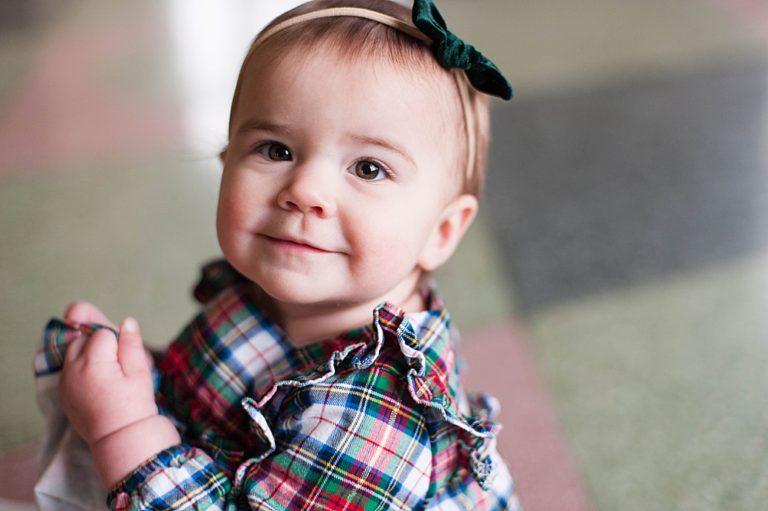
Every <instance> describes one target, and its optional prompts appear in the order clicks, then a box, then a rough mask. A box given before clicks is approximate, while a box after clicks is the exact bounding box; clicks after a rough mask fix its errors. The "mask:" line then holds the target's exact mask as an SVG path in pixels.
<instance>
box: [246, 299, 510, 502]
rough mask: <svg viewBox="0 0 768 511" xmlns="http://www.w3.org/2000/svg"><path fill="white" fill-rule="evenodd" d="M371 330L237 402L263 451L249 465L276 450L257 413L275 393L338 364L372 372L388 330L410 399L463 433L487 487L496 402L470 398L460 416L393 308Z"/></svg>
mask: <svg viewBox="0 0 768 511" xmlns="http://www.w3.org/2000/svg"><path fill="white" fill-rule="evenodd" d="M372 327H373V332H374V341H373V342H371V343H365V342H360V343H354V344H350V345H348V346H346V347H345V348H344V349H343V350H338V351H335V352H333V353H332V354H331V356H330V357H329V359H328V361H327V362H326V363H325V364H323V365H320V366H318V367H316V368H315V369H313V370H310V371H307V372H306V373H304V374H301V375H298V376H296V377H293V378H290V379H284V380H279V381H277V382H276V383H274V384H273V385H272V387H271V388H270V389H269V390H268V391H267V392H266V393H264V395H262V396H261V397H260V398H258V399H254V398H252V397H245V398H243V399H242V400H241V406H242V407H243V409H244V410H245V411H246V413H248V415H249V417H250V418H251V432H252V434H254V435H256V440H257V442H258V443H259V444H261V446H262V448H263V449H262V450H260V452H261V453H260V454H259V455H258V456H257V457H255V458H253V459H252V460H250V461H252V462H253V463H258V462H259V461H261V460H263V459H264V458H266V457H268V456H270V455H271V454H272V453H273V452H274V450H275V448H276V442H275V437H274V434H273V433H272V429H271V428H270V426H269V423H268V421H267V419H266V417H265V416H264V414H263V413H262V410H263V409H264V407H265V406H266V405H267V404H268V403H269V402H270V401H271V400H272V399H274V398H275V396H276V394H277V393H278V392H280V391H281V390H282V389H286V390H288V389H291V388H303V387H308V386H311V385H316V384H319V383H322V382H325V381H327V380H328V379H330V378H332V377H333V376H334V375H336V374H337V372H338V370H339V368H340V366H341V364H342V363H343V364H345V365H348V366H349V367H352V368H354V369H355V370H364V369H367V368H369V367H371V366H372V365H373V364H374V363H375V362H376V361H377V360H378V359H379V356H380V355H381V351H382V348H383V346H384V342H385V339H386V337H387V336H386V335H385V331H390V332H392V333H393V334H394V335H395V337H396V338H397V342H398V346H399V348H400V352H401V353H402V355H403V357H404V358H405V361H406V363H407V366H408V370H407V373H406V375H405V379H406V381H407V383H408V390H409V394H410V395H411V398H412V399H413V400H414V401H415V402H416V403H418V404H420V405H422V406H424V407H425V408H426V409H427V410H429V411H430V415H431V417H437V418H439V419H440V420H442V421H445V422H446V423H448V424H450V425H452V426H454V427H456V428H458V429H460V430H461V431H462V432H464V433H465V435H463V440H462V441H461V442H460V443H461V445H462V447H463V448H464V449H466V451H467V454H468V456H467V459H468V460H469V465H470V466H469V467H468V469H469V470H470V471H471V473H472V475H473V476H474V478H475V480H476V481H477V482H478V484H479V485H480V486H481V487H482V488H483V489H484V490H487V489H488V488H490V486H491V483H492V482H493V478H494V477H495V475H496V473H497V471H498V467H497V461H496V460H495V458H494V456H493V454H494V452H495V446H496V434H497V433H498V431H499V430H500V429H501V428H500V426H499V425H497V424H496V423H495V422H493V419H494V418H495V416H496V415H497V413H498V409H499V406H498V401H496V399H495V398H493V397H491V396H487V395H479V396H476V397H473V398H471V399H470V415H464V414H462V413H461V412H460V411H459V409H458V405H457V403H456V402H455V400H454V399H453V398H452V397H450V395H447V393H446V392H445V390H444V389H447V388H448V387H447V386H445V385H446V383H445V382H439V381H435V379H436V378H435V375H433V374H432V373H431V372H430V371H429V368H428V363H427V357H426V356H425V354H424V351H423V350H424V349H425V347H424V346H419V339H418V338H417V336H416V334H415V331H414V328H413V325H412V324H411V322H410V321H409V320H408V318H407V317H406V316H405V313H404V312H403V311H402V310H400V309H398V308H397V307H396V306H393V305H392V304H381V305H379V306H378V307H376V309H374V311H373V323H372ZM241 468H242V467H241Z"/></svg>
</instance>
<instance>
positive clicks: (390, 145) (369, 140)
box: [349, 134, 416, 167]
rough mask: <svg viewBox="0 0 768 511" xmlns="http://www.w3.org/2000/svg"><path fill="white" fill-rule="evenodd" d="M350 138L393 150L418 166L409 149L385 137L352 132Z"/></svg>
mask: <svg viewBox="0 0 768 511" xmlns="http://www.w3.org/2000/svg"><path fill="white" fill-rule="evenodd" d="M349 138H350V139H352V140H353V141H355V142H358V143H361V144H368V145H375V146H378V147H381V148H383V149H386V150H388V151H391V152H393V153H397V154H399V155H400V156H402V157H403V158H405V159H406V160H408V162H409V163H410V164H411V165H413V166H414V167H416V162H415V161H414V159H413V157H411V155H410V154H408V151H406V150H405V149H401V148H400V147H398V146H397V144H395V143H393V142H390V141H388V140H385V139H383V138H376V137H369V136H366V135H357V134H350V135H349Z"/></svg>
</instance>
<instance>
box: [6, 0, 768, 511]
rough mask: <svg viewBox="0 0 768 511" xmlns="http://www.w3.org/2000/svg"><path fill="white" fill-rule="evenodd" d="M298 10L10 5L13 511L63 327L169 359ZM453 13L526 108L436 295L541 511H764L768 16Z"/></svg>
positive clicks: (658, 2) (625, 10)
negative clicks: (245, 131)
mask: <svg viewBox="0 0 768 511" xmlns="http://www.w3.org/2000/svg"><path fill="white" fill-rule="evenodd" d="M298 3H299V2H297V1H280V2H278V1H274V0H273V1H264V0H250V1H245V0H237V1H235V0H232V1H229V2H226V3H222V2H209V1H205V0H162V1H158V0H153V1H149V0H136V1H133V2H122V3H119V4H117V3H105V2H97V1H96V0H63V1H57V2H46V1H42V0H32V1H30V0H23V1H22V0H4V2H3V3H2V4H0V290H2V294H3V297H2V299H1V300H0V324H2V330H3V332H4V334H3V337H2V339H1V340H0V374H2V375H3V376H4V377H3V382H4V383H3V385H2V390H0V410H2V412H1V414H0V417H1V418H0V475H1V477H0V508H2V509H28V508H29V504H26V503H25V502H29V501H30V500H31V494H30V485H31V483H30V481H31V479H32V478H33V477H34V452H35V448H36V443H37V442H38V440H39V436H40V433H41V421H40V418H39V415H38V412H37V408H36V404H35V400H34V399H35V398H34V386H33V379H32V369H31V359H32V356H33V354H34V351H35V347H36V345H37V343H38V341H39V336H40V332H41V329H42V327H43V325H44V324H45V322H46V321H47V319H48V318H49V317H50V316H53V315H60V314H61V313H62V312H63V310H64V308H65V306H66V305H67V304H68V303H69V302H70V301H71V300H73V299H75V298H78V299H83V300H89V301H92V302H94V303H96V304H99V305H100V306H101V307H102V308H103V310H105V311H106V312H107V314H108V315H109V316H110V317H112V318H113V319H115V320H119V319H121V318H123V317H125V316H128V315H132V316H134V317H136V318H138V320H139V322H140V323H141V324H142V330H143V333H144V335H145V337H146V338H147V340H148V342H149V343H150V344H152V345H154V346H157V347H161V346H163V345H164V344H165V343H166V342H167V340H168V339H170V338H171V337H172V336H173V335H174V334H175V333H176V331H177V330H178V328H179V327H180V326H181V325H182V324H183V323H184V322H185V321H186V320H187V318H188V317H189V316H190V314H191V313H192V312H193V311H194V304H193V302H192V300H191V298H190V296H189V289H190V286H191V285H192V283H193V281H194V280H195V279H196V277H197V272H198V268H199V266H200V264H201V263H202V262H204V261H206V260H208V259H211V258H213V257H216V256H217V253H218V248H217V245H216V241H215V234H214V213H215V203H216V194H217V184H218V177H219V171H220V168H219V164H218V161H217V159H216V155H217V153H218V152H219V150H220V149H221V148H222V147H223V145H224V144H225V142H226V124H227V115H228V112H229V102H230V99H231V93H232V90H233V88H234V81H235V78H236V73H237V70H238V67H239V64H240V61H241V59H242V57H243V55H244V52H245V49H246V48H247V45H248V43H249V41H250V39H251V38H252V37H253V36H254V34H255V33H256V32H257V31H258V30H259V29H260V28H261V27H262V26H263V25H264V24H266V23H267V22H268V21H269V20H270V19H272V18H273V17H274V16H275V15H277V14H279V13H280V12H281V11H283V10H285V9H287V8H289V7H291V6H294V5H297V4H298ZM437 3H438V5H439V7H440V8H441V10H442V11H443V13H444V14H445V17H446V19H447V20H448V22H449V25H450V27H451V28H452V29H453V30H454V31H455V32H456V33H458V34H459V35H460V36H462V37H464V38H465V39H466V40H467V41H469V42H471V43H472V44H474V45H475V46H476V47H478V48H480V49H481V50H482V51H483V52H484V53H485V54H486V55H488V56H489V57H491V59H492V60H494V61H495V62H496V63H497V64H498V66H499V67H500V68H501V69H502V70H504V72H505V73H506V74H507V75H508V77H509V78H510V80H511V81H512V83H513V85H514V86H515V91H516V98H515V99H514V100H513V101H512V102H510V103H502V102H499V101H495V102H494V103H493V114H494V120H493V122H494V134H493V136H494V145H493V147H492V154H491V162H490V167H491V168H490V171H489V187H488V191H487V193H486V194H485V201H484V204H483V206H482V208H483V209H482V215H481V217H480V219H479V221H478V222H477V223H476V225H475V226H474V227H473V228H472V230H471V232H470V233H469V235H468V239H467V241H466V242H465V243H464V245H463V246H462V248H461V250H460V252H459V253H458V254H457V255H456V257H455V258H454V260H453V261H452V262H451V263H450V264H449V265H448V267H446V268H445V269H444V270H442V271H441V272H440V274H439V275H438V282H439V286H440V288H441V289H442V290H443V292H444V294H445V295H446V300H447V302H448V305H449V308H450V309H451V311H452V313H453V315H454V317H455V318H456V321H457V323H458V325H459V326H460V328H461V329H462V331H463V332H464V337H465V348H466V349H467V351H468V353H469V354H471V356H468V358H470V363H471V364H470V374H469V377H470V380H472V379H473V378H474V381H475V382H476V383H480V380H482V379H483V377H484V378H485V381H484V382H483V383H485V384H486V386H490V387H492V390H493V391H494V392H496V393H497V394H500V396H501V398H502V403H503V405H504V406H505V410H506V412H505V413H506V415H505V422H506V423H507V424H506V428H505V430H504V432H503V436H502V437H501V438H500V442H501V445H502V448H503V453H504V455H505V456H506V457H507V459H508V460H509V462H510V465H511V466H512V468H513V471H514V473H515V474H517V476H518V482H519V489H520V494H521V499H522V503H523V505H524V507H526V509H528V510H529V511H532V510H533V511H535V510H541V511H546V510H549V511H551V510H553V509H559V510H584V511H586V510H589V509H594V510H600V511H613V510H622V511H634V510H638V511H639V510H644V511H649V510H658V511H662V510H664V511H666V510H670V509H675V510H720V509H728V510H745V511H746V510H757V509H765V508H766V504H765V502H766V501H768V402H767V401H768V370H766V369H767V368H768V4H767V3H766V2H765V1H764V0H646V1H609V0H583V1H580V2H572V1H566V0H536V1H534V0H514V1H512V0H476V1H474V2H466V1H463V2H462V1H459V0H440V1H438V2H437ZM473 374H474V376H473Z"/></svg>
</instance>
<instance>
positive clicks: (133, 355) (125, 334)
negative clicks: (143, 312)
mask: <svg viewBox="0 0 768 511" xmlns="http://www.w3.org/2000/svg"><path fill="white" fill-rule="evenodd" d="M117 360H118V361H119V362H120V366H121V367H122V368H123V373H124V374H125V375H126V376H130V375H132V374H135V373H139V372H146V371H148V370H149V364H148V362H147V356H146V355H145V354H144V343H143V342H142V341H141V332H139V324H138V323H137V322H136V320H135V319H133V318H127V319H126V320H125V321H123V324H122V325H120V336H119V337H118V339H117Z"/></svg>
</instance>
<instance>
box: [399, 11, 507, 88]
mask: <svg viewBox="0 0 768 511" xmlns="http://www.w3.org/2000/svg"><path fill="white" fill-rule="evenodd" d="M413 23H414V24H415V25H416V27H418V29H419V30H421V31H422V32H423V33H424V34H425V35H426V36H427V37H429V38H430V39H432V49H433V50H434V52H435V56H436V57H437V60H438V62H440V65H442V66H443V67H445V68H448V69H451V68H458V69H463V70H464V72H465V73H466V74H467V78H468V79H469V82H470V83H471V84H472V85H473V86H474V87H475V89H477V90H479V91H482V92H485V93H486V94H491V95H493V96H498V97H500V98H502V99H511V98H512V86H511V85H510V84H509V82H508V81H507V79H506V78H504V75H502V74H501V71H499V68H497V67H496V65H495V64H494V63H493V62H491V61H490V60H488V59H487V58H486V57H485V56H484V55H483V54H482V53H480V52H479V51H477V50H476V49H475V48H474V47H473V46H472V45H471V44H467V43H465V42H464V41H462V40H461V39H459V38H458V37H457V36H456V35H455V34H453V33H452V32H451V31H449V30H448V27H447V26H446V23H445V20H444V19H443V16H442V15H441V14H440V12H439V11H438V10H437V6H435V4H434V3H432V0H415V1H414V2H413Z"/></svg>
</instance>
